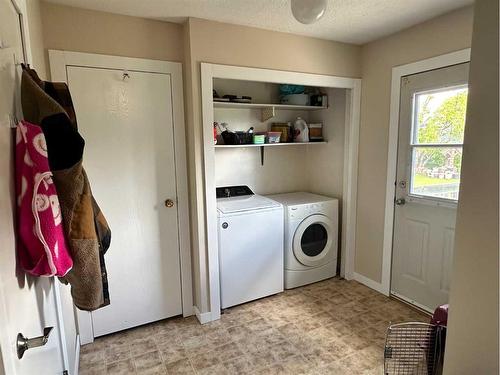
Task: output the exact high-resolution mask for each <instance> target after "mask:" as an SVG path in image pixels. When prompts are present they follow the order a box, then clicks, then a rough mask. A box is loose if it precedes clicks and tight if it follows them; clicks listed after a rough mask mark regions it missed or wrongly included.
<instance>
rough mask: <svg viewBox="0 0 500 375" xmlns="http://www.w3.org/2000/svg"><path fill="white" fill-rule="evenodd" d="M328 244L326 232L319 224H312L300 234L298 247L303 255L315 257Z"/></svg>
mask: <svg viewBox="0 0 500 375" xmlns="http://www.w3.org/2000/svg"><path fill="white" fill-rule="evenodd" d="M327 242H328V232H327V231H326V229H325V227H324V226H323V225H321V224H318V223H316V224H312V225H309V226H308V227H307V229H306V230H305V231H304V234H302V238H301V240H300V245H301V247H302V251H303V252H304V254H306V255H307V256H310V257H315V256H316V255H318V254H320V253H321V252H322V251H323V249H324V248H325V246H326V243H327Z"/></svg>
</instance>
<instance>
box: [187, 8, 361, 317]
mask: <svg viewBox="0 0 500 375" xmlns="http://www.w3.org/2000/svg"><path fill="white" fill-rule="evenodd" d="M186 32H188V33H189V36H190V38H189V45H190V51H189V54H190V57H191V59H190V60H189V61H186V62H185V63H186V66H187V69H188V70H189V74H191V78H190V79H192V82H193V84H192V85H191V88H190V89H189V92H187V94H188V96H187V97H186V101H187V102H188V107H189V108H191V109H192V113H189V114H188V116H187V117H188V143H189V146H188V150H189V169H190V171H189V173H190V179H191V184H192V185H193V184H194V186H191V191H190V193H191V204H192V206H191V209H192V210H191V222H192V231H193V252H194V253H195V256H194V258H195V263H196V261H197V260H198V261H199V263H198V267H197V268H195V269H194V275H193V278H194V279H198V280H199V284H198V285H195V296H197V299H196V301H195V304H196V305H197V306H198V307H199V308H200V310H201V311H202V312H204V311H208V310H209V304H208V294H204V291H206V284H207V269H206V262H205V261H204V259H205V257H206V255H207V254H206V243H205V233H206V228H205V222H204V215H205V211H204V204H205V202H204V196H203V189H204V187H203V180H202V176H203V155H202V152H203V148H202V123H201V98H200V63H201V62H210V63H218V64H228V65H240V66H249V67H259V68H269V69H281V70H288V71H296V72H307V73H317V74H329V75H338V76H345V77H360V74H361V66H360V61H361V60H360V51H361V49H360V47H358V46H354V45H349V44H344V43H336V42H329V41H325V40H320V39H314V38H307V37H302V36H296V35H291V34H285V33H279V32H273V31H267V30H261V29H256V28H252V27H245V26H237V25H230V24H224V23H218V22H212V21H207V20H201V19H193V18H191V19H189V20H188V24H187V25H186ZM191 116H192V118H190V117H191ZM198 273H199V274H198ZM196 289H200V290H196Z"/></svg>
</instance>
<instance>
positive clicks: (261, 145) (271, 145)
mask: <svg viewBox="0 0 500 375" xmlns="http://www.w3.org/2000/svg"><path fill="white" fill-rule="evenodd" d="M325 143H327V142H326V141H322V142H295V143H293V142H292V143H264V144H253V143H249V144H242V145H215V146H214V147H215V148H240V147H277V146H278V147H279V146H308V145H322V144H325Z"/></svg>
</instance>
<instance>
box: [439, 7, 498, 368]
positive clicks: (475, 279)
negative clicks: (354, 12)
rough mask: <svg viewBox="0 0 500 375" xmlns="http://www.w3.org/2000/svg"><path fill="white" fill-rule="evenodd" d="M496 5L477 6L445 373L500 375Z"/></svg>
mask: <svg viewBox="0 0 500 375" xmlns="http://www.w3.org/2000/svg"><path fill="white" fill-rule="evenodd" d="M498 78H499V77H498V1H497V0H477V1H476V5H475V15H474V34H473V37H472V57H471V70H470V76H469V85H470V86H469V87H470V90H469V92H470V94H469V102H468V106H467V120H466V128H465V140H464V160H463V163H462V183H461V185H460V202H459V205H458V211H457V226H456V236H455V260H454V264H453V273H452V283H451V295H450V316H449V321H448V332H449V333H448V338H447V348H446V355H445V361H446V363H445V374H450V375H451V374H453V375H460V374H498V371H499V364H498V353H499V346H498V303H499V301H498V269H499V264H498V225H499V222H498V203H499V202H498V168H499V165H498V156H499V155H498V135H499V134H498V103H499V96H498Z"/></svg>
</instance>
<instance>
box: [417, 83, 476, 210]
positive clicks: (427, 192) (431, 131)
mask: <svg viewBox="0 0 500 375" xmlns="http://www.w3.org/2000/svg"><path fill="white" fill-rule="evenodd" d="M467 94H468V88H467V86H466V85H463V86H457V87H451V88H450V87H447V88H445V89H440V90H433V91H425V92H417V93H415V94H414V97H413V124H412V132H411V142H410V147H411V153H410V156H411V161H410V169H411V170H410V172H411V173H410V189H409V192H410V195H413V196H420V197H425V198H438V199H446V200H453V201H456V200H458V195H459V185H460V168H461V164H462V146H463V139H464V128H465V114H466V108H467Z"/></svg>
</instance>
